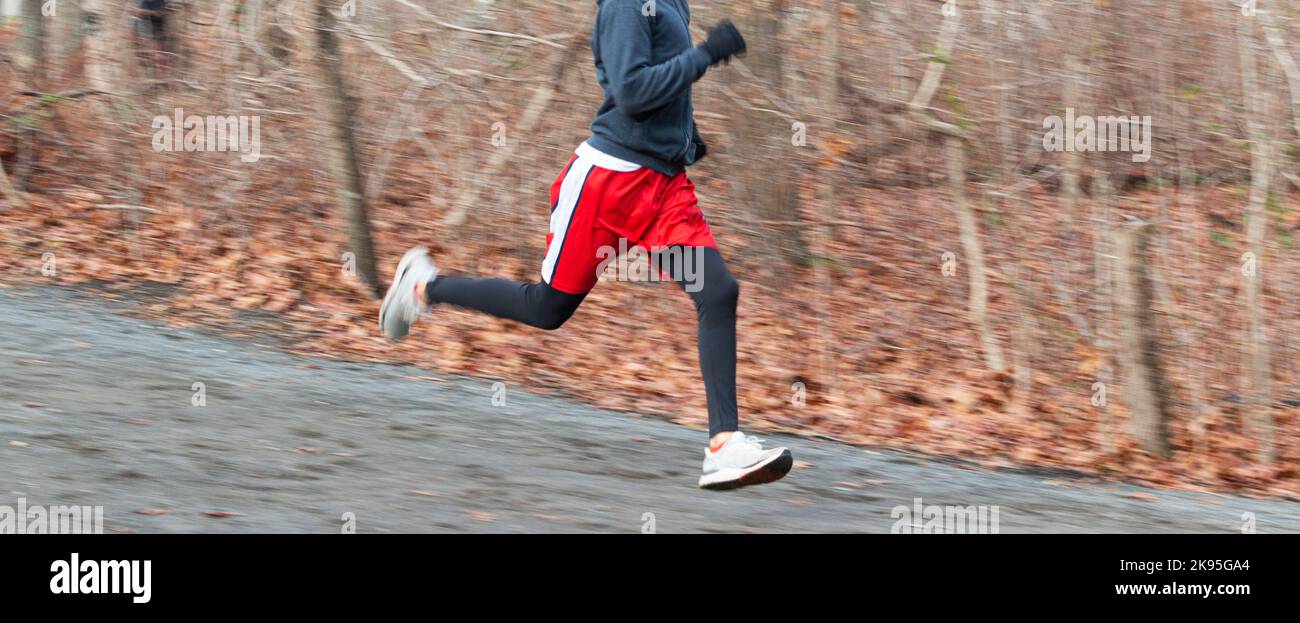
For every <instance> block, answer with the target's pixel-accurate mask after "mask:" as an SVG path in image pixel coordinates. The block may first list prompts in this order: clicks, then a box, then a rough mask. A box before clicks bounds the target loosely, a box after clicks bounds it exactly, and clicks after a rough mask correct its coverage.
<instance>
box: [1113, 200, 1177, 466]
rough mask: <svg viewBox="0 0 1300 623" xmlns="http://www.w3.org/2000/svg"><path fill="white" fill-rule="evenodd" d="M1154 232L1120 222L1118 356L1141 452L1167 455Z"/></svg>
mask: <svg viewBox="0 0 1300 623" xmlns="http://www.w3.org/2000/svg"><path fill="white" fill-rule="evenodd" d="M1150 231H1151V226H1150V224H1148V223H1141V222H1139V223H1134V224H1130V225H1125V226H1121V227H1120V228H1119V230H1118V233H1117V236H1116V241H1115V246H1116V256H1117V257H1118V260H1119V267H1118V268H1119V269H1118V270H1117V271H1116V275H1115V276H1116V280H1115V281H1116V284H1115V285H1116V290H1117V295H1118V300H1119V310H1120V333H1121V335H1122V336H1123V338H1122V348H1121V350H1120V360H1121V362H1122V365H1123V368H1124V375H1125V396H1126V397H1127V399H1128V400H1127V401H1128V407H1129V425H1130V426H1131V427H1132V431H1133V435H1134V436H1136V437H1137V438H1138V441H1139V442H1140V443H1141V444H1142V449H1143V450H1146V451H1147V452H1150V453H1152V454H1155V455H1159V456H1167V455H1168V454H1169V433H1168V430H1167V427H1166V424H1165V422H1166V421H1167V419H1168V396H1167V392H1166V385H1165V380H1164V370H1163V368H1162V367H1161V360H1160V353H1159V350H1158V349H1159V336H1158V334H1157V331H1156V326H1155V322H1156V318H1155V310H1154V308H1153V307H1152V304H1153V301H1154V291H1155V289H1154V287H1153V285H1152V283H1153V282H1152V279H1151V269H1150V262H1149V261H1148V257H1147V255H1148V254H1147V247H1148V246H1149V238H1150Z"/></svg>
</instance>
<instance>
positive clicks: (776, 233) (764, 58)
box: [728, 0, 809, 262]
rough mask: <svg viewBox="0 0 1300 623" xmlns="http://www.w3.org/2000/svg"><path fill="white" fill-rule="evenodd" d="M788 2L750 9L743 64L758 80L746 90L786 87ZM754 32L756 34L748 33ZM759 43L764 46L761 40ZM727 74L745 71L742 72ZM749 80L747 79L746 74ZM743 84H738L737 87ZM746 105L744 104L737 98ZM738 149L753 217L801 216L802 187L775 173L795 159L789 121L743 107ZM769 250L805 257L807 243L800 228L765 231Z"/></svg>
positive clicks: (777, 91)
mask: <svg viewBox="0 0 1300 623" xmlns="http://www.w3.org/2000/svg"><path fill="white" fill-rule="evenodd" d="M785 5H786V0H760V1H757V2H754V3H753V6H752V8H750V9H749V11H750V13H749V16H748V17H749V19H748V20H747V21H748V22H749V24H750V25H749V26H748V28H747V31H746V35H747V36H749V38H750V40H751V41H753V42H756V43H753V44H751V45H750V46H749V53H748V55H747V57H746V59H745V61H744V64H745V65H746V66H747V67H748V68H749V69H750V70H752V72H753V75H754V76H755V77H756V79H757V82H758V83H759V84H756V85H755V84H744V85H743V88H759V89H764V90H766V91H767V94H768V95H769V96H771V95H775V96H776V97H777V98H780V97H782V95H783V94H784V93H785V92H786V88H785V55H784V53H783V50H782V49H781V43H780V40H781V28H782V22H783V20H785V15H784V7H785ZM750 33H752V35H750ZM757 42H761V44H759V43H757ZM728 75H729V76H738V75H741V73H740V72H739V71H736V72H731V73H729V74H728ZM745 80H746V81H749V80H750V78H749V77H745ZM737 86H738V88H740V85H737ZM736 103H737V104H738V105H741V106H743V105H744V102H736ZM736 118H737V119H738V123H737V127H736V135H737V136H736V141H735V143H734V149H735V151H736V152H737V154H736V155H737V156H738V158H740V162H742V163H743V164H744V166H743V173H742V175H741V176H740V178H739V179H740V181H741V189H740V193H741V198H742V203H743V204H744V205H745V206H747V207H748V208H750V209H752V210H753V214H754V216H755V220H759V221H780V220H786V219H787V218H788V217H789V216H790V215H797V214H799V196H798V189H797V188H796V187H795V184H794V176H791V175H773V174H772V171H776V170H780V168H781V167H782V166H788V165H787V164H786V163H788V162H789V160H790V159H791V157H792V156H791V150H792V149H795V147H794V146H793V145H792V144H791V143H792V139H791V135H792V127H791V125H790V123H789V122H788V121H784V120H781V119H782V118H781V117H778V116H777V115H773V114H771V113H765V112H759V111H753V110H743V109H741V110H739V111H738V112H737V114H736ZM760 235H762V236H764V237H766V241H765V242H766V245H765V246H766V249H767V252H769V253H771V254H772V255H773V256H774V257H775V258H776V259H779V260H781V261H784V262H790V261H794V260H801V259H807V258H808V257H809V253H808V245H807V242H806V241H805V240H804V238H803V233H802V231H801V230H800V229H799V228H792V229H790V230H776V229H771V228H769V229H765V230H763V231H761V232H760Z"/></svg>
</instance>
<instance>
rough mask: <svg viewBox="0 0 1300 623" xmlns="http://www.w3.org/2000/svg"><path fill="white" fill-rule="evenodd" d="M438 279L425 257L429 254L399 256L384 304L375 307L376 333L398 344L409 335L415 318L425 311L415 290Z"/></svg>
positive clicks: (420, 250)
mask: <svg viewBox="0 0 1300 623" xmlns="http://www.w3.org/2000/svg"><path fill="white" fill-rule="evenodd" d="M437 276H438V268H437V267H436V266H434V265H433V259H432V258H430V257H429V250H428V249H425V248H424V247H415V248H414V249H411V250H410V251H407V252H406V255H403V256H402V261H400V262H398V263H397V271H396V272H394V273H393V285H391V286H389V287H388V294H385V295H384V302H383V303H382V304H381V305H380V306H379V329H380V330H381V331H383V332H384V335H385V336H386V337H388V339H390V340H400V339H402V338H404V337H406V334H408V333H410V332H411V324H412V323H414V322H415V319H416V318H419V317H420V314H423V313H425V312H427V311H429V306H428V305H424V304H423V303H421V302H420V301H418V300H416V298H415V287H416V285H418V284H419V283H420V282H421V281H423V282H425V283H428V282H430V281H433V280H434V279H435V278H437Z"/></svg>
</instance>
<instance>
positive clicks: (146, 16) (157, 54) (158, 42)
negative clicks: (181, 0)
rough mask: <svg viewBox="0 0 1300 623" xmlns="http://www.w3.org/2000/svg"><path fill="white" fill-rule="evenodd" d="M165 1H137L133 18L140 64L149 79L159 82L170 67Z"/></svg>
mask: <svg viewBox="0 0 1300 623" xmlns="http://www.w3.org/2000/svg"><path fill="white" fill-rule="evenodd" d="M168 9H169V7H168V2H167V0H139V2H138V3H137V5H136V6H135V7H133V8H132V9H131V14H132V15H134V16H135V34H136V37H137V40H138V52H139V55H140V63H141V65H142V66H143V67H144V68H145V71H146V72H147V74H148V76H149V78H151V79H153V80H155V81H159V82H161V80H162V78H163V77H164V76H165V75H166V73H167V71H168V69H169V68H170V66H171V59H172V57H173V53H172V47H173V45H172V44H173V40H172V34H171V31H170V29H169V28H168V26H169V24H168V15H167V12H168Z"/></svg>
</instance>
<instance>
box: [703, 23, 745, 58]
mask: <svg viewBox="0 0 1300 623" xmlns="http://www.w3.org/2000/svg"><path fill="white" fill-rule="evenodd" d="M700 47H701V48H703V49H704V51H705V52H707V53H708V54H709V64H710V65H717V64H718V63H725V62H727V61H729V60H731V57H733V56H735V55H737V54H744V53H745V38H744V37H742V36H740V31H739V30H736V25H735V24H732V23H731V20H722V21H721V22H718V25H717V26H714V27H713V29H712V30H710V31H709V38H708V39H705V40H704V43H701V44H700Z"/></svg>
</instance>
